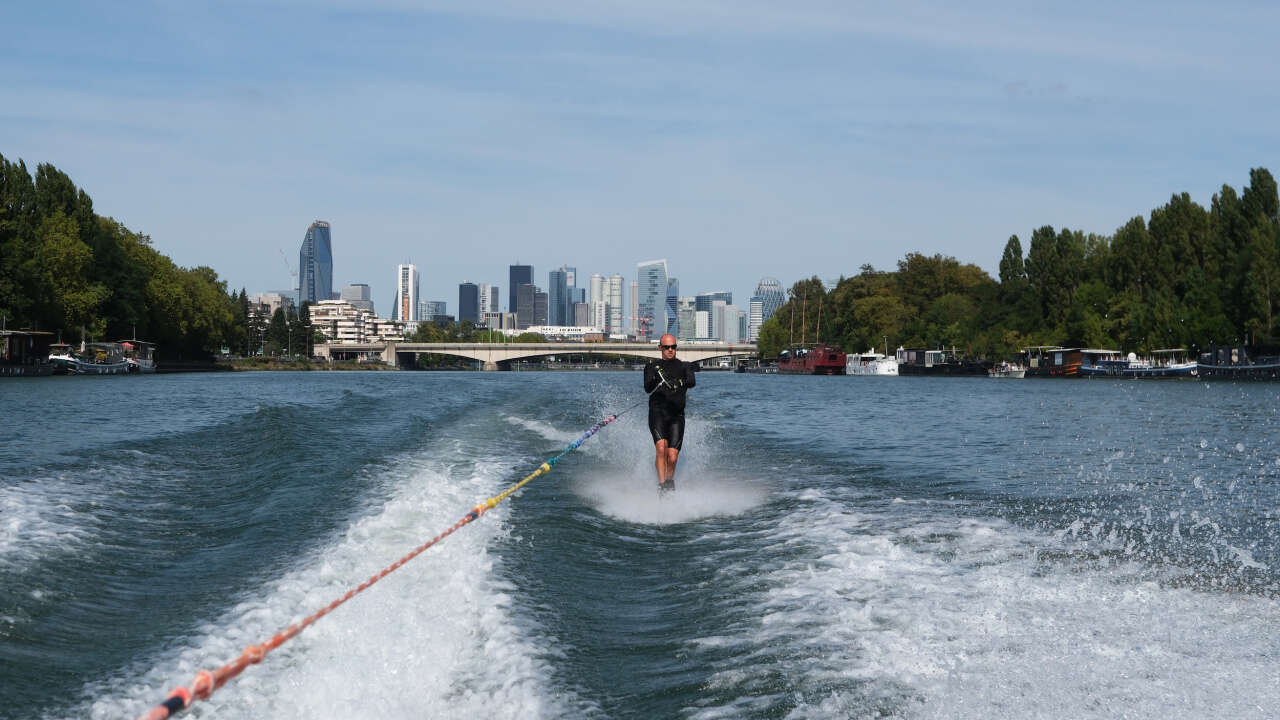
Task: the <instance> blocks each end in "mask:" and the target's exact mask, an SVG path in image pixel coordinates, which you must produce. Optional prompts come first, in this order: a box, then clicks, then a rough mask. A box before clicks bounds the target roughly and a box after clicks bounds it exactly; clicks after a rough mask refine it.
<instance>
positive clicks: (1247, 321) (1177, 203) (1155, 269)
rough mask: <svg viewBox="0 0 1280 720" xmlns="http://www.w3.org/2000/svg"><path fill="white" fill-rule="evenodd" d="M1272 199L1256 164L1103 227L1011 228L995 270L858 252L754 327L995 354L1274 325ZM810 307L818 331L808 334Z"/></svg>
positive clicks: (1277, 272) (1279, 303)
mask: <svg viewBox="0 0 1280 720" xmlns="http://www.w3.org/2000/svg"><path fill="white" fill-rule="evenodd" d="M1278 228H1280V199H1277V191H1276V182H1275V180H1274V178H1273V177H1272V176H1271V173H1270V172H1269V171H1267V170H1266V169H1262V168H1258V169H1254V170H1252V171H1250V173H1249V184H1248V186H1246V187H1245V188H1244V190H1243V191H1242V192H1239V193H1237V192H1236V190H1235V189H1233V188H1232V187H1230V186H1229V185H1223V186H1222V189H1221V190H1220V191H1219V192H1218V193H1216V194H1214V196H1213V198H1212V200H1211V202H1210V205H1209V207H1207V208H1206V207H1203V206H1201V205H1199V204H1197V203H1196V202H1194V201H1193V200H1192V199H1191V197H1190V196H1189V195H1188V194H1187V193H1181V194H1176V195H1173V196H1172V197H1171V198H1170V200H1169V202H1168V203H1166V204H1164V205H1162V206H1161V207H1158V208H1155V209H1154V210H1152V211H1151V212H1150V214H1149V215H1148V216H1147V217H1143V216H1136V217H1134V218H1133V219H1131V220H1129V221H1128V222H1127V223H1125V224H1124V225H1123V226H1121V227H1120V228H1118V229H1117V230H1116V231H1115V232H1114V233H1113V234H1111V235H1096V234H1092V233H1086V232H1084V231H1082V230H1071V229H1068V228H1061V229H1057V230H1055V229H1054V228H1053V227H1050V226H1047V225H1046V226H1044V227H1041V228H1038V229H1035V230H1033V231H1032V232H1031V235H1030V238H1029V243H1028V245H1027V246H1026V249H1025V252H1024V246H1023V244H1022V241H1021V239H1020V238H1019V237H1018V236H1017V235H1014V236H1012V237H1010V238H1009V239H1008V240H1007V241H1006V243H1005V245H1004V252H1003V254H1002V256H1001V258H1000V263H999V278H992V277H991V276H990V275H988V274H987V273H986V272H985V271H984V270H982V269H981V268H979V267H978V266H976V265H971V264H963V263H960V262H958V261H957V260H956V259H955V258H952V257H944V256H942V255H926V254H922V253H915V252H913V253H909V254H908V255H907V256H906V257H905V258H903V259H902V260H899V261H898V266H897V269H896V270H895V271H879V270H876V269H875V268H873V267H871V266H870V265H864V266H862V268H861V272H859V273H858V274H857V275H855V276H853V277H842V278H840V280H839V281H838V282H837V283H836V284H835V285H834V287H830V288H827V287H824V286H823V283H822V282H821V281H820V280H819V279H818V278H817V277H812V278H809V279H807V280H801V281H799V282H797V283H795V284H794V285H793V286H792V287H791V289H790V290H789V292H788V300H787V302H786V304H784V305H783V306H782V308H780V309H779V310H778V311H777V312H776V313H775V314H774V315H773V317H772V318H770V319H769V320H768V321H767V322H765V324H764V325H763V326H762V327H761V331H760V339H759V347H760V351H761V354H762V355H763V356H764V357H773V356H775V355H776V354H777V353H778V352H779V351H781V350H782V349H784V348H786V347H788V346H789V345H790V344H800V343H801V342H804V343H807V344H812V343H813V342H815V341H817V340H821V341H823V342H827V343H831V344H835V345H839V346H841V347H843V348H844V349H845V350H847V351H853V352H861V351H863V350H866V349H867V348H876V349H879V350H881V351H883V350H884V346H885V345H886V344H888V345H889V346H890V348H889V350H890V353H892V350H893V348H894V347H896V346H898V345H905V346H907V347H933V348H936V347H945V348H948V349H949V348H952V347H955V348H956V349H957V350H961V351H964V352H965V353H967V354H968V355H970V356H975V357H976V356H981V357H987V358H1001V357H1008V356H1011V355H1012V354H1013V353H1015V352H1016V351H1017V350H1018V349H1019V348H1021V347H1025V346H1028V345H1050V344H1052V345H1064V346H1072V347H1096V348H1114V349H1122V350H1125V351H1130V350H1133V351H1139V352H1143V351H1149V350H1154V349H1158V348H1171V347H1173V348H1176V347H1185V348H1190V349H1193V350H1194V349H1203V348H1207V347H1209V346H1210V345H1214V344H1229V343H1239V342H1245V341H1246V340H1247V341H1249V342H1272V341H1274V340H1275V339H1276V338H1277V337H1280V231H1278ZM819 321H820V322H821V327H820V331H821V335H819V334H818V333H819Z"/></svg>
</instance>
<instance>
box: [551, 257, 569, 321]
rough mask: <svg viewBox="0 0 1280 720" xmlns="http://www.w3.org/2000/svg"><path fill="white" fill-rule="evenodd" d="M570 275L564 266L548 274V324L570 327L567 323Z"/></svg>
mask: <svg viewBox="0 0 1280 720" xmlns="http://www.w3.org/2000/svg"><path fill="white" fill-rule="evenodd" d="M567 275H568V273H567V272H566V270H565V268H564V267H563V266H561V267H560V269H559V270H552V271H551V272H549V273H547V324H548V325H568V324H569V323H568V322H566V321H565V315H566V310H567V309H568V307H569V292H568V290H569V284H568V278H567Z"/></svg>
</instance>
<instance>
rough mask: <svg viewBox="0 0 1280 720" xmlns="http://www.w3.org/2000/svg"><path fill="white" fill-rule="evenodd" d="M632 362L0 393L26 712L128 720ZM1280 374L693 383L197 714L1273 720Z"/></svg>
mask: <svg viewBox="0 0 1280 720" xmlns="http://www.w3.org/2000/svg"><path fill="white" fill-rule="evenodd" d="M640 384H641V379H640V376H639V373H616V372H610V373H605V372H600V373H567V372H566V373H407V372H406V373H283V372H281V373H236V374H219V375H169V376H152V377H143V378H136V377H120V378H117V377H103V378H74V377H73V378H36V379H25V378H23V379H16V378H15V379H4V380H0V418H4V420H5V428H4V436H3V437H4V439H3V440H2V441H0V477H3V481H2V482H0V717H14V718H17V717H50V718H54V717H56V718H61V717H91V718H117V717H134V716H136V715H138V714H139V713H141V712H143V711H145V710H146V709H147V708H149V707H150V706H152V705H154V704H156V703H157V702H159V701H160V700H162V699H163V698H164V696H165V695H166V694H167V692H168V691H169V690H170V689H171V688H173V687H174V686H175V685H178V684H187V683H189V682H190V681H191V678H192V676H193V674H194V673H195V672H196V671H197V670H200V669H205V668H208V669H212V668H216V667H218V666H220V665H222V664H223V663H225V662H227V661H229V660H231V659H233V658H234V657H236V656H237V655H238V654H239V653H240V651H241V649H242V648H243V647H245V646H246V645H248V644H250V643H255V642H262V641H264V640H266V639H267V638H269V637H270V636H271V635H273V634H274V633H275V632H277V631H278V630H280V629H282V628H284V627H285V626H287V625H288V624H289V623H291V622H295V621H297V620H299V619H301V618H302V617H304V616H306V615H307V614H310V613H311V612H313V611H315V610H317V609H319V608H320V607H323V606H324V605H326V604H328V603H329V602H330V601H332V600H334V599H335V598H337V597H339V596H341V595H342V594H343V593H345V592H346V591H347V590H348V589H350V588H352V587H354V586H356V585H359V584H360V583H361V582H362V581H364V580H365V579H366V578H368V577H369V576H371V575H373V574H374V573H376V572H378V571H379V570H381V569H382V568H384V567H386V566H388V565H390V564H391V563H393V562H395V561H396V560H397V559H398V558H400V557H401V556H402V555H404V553H406V552H407V551H409V550H410V549H412V548H414V547H416V546H418V545H419V544H421V543H423V542H425V541H426V540H428V539H429V538H431V537H433V536H434V535H436V534H437V533H439V532H440V531H442V530H444V529H446V528H447V527H449V526H451V525H453V524H454V523H455V522H456V521H457V520H459V519H460V518H461V517H462V516H463V515H465V514H466V512H467V511H468V510H469V509H470V508H471V507H472V506H474V505H475V504H476V502H477V501H478V500H482V499H484V498H486V497H491V496H493V495H495V494H497V493H499V492H501V491H502V490H503V489H505V488H506V487H508V486H509V485H511V484H512V483H514V482H516V481H517V480H519V479H520V478H521V477H523V476H525V475H526V474H528V473H530V472H532V471H533V470H534V469H536V468H537V467H538V465H539V463H541V462H542V461H543V460H545V459H547V458H550V457H553V456H555V455H556V454H558V453H560V452H561V451H562V450H563V449H564V448H565V447H566V446H567V445H568V444H569V443H571V442H573V441H574V440H576V439H577V438H579V437H580V436H581V435H582V434H583V433H584V432H585V431H586V429H587V428H589V427H591V426H592V425H593V424H594V423H596V422H597V421H599V420H600V419H601V418H603V417H605V416H607V415H609V414H611V413H616V412H619V411H621V410H623V409H625V408H628V407H629V406H632V405H633V404H635V403H637V402H640V401H641V400H643V394H642V392H641V390H640V387H639V386H640ZM1278 400H1280V385H1276V384H1252V385H1247V384H1232V383H1210V382H1153V381H1146V382H1143V381H1114V380H1075V381H1069V380H987V379H968V378H950V379H928V378H852V377H849V378H830V377H779V376H762V375H745V376H744V375H734V374H729V373H715V372H706V373H703V374H701V375H700V376H699V381H698V386H697V387H696V388H695V389H694V390H693V391H691V394H690V409H689V414H688V431H687V434H686V439H685V448H684V453H683V454H682V456H681V461H680V466H679V471H678V474H677V483H678V487H679V489H678V491H677V492H676V493H675V494H674V495H671V496H668V497H665V498H660V497H659V496H658V494H657V493H656V491H655V489H654V487H655V485H656V483H655V480H654V470H653V450H652V445H651V444H650V441H649V436H648V432H647V430H646V428H645V426H644V420H645V417H644V410H643V407H641V408H639V409H636V410H633V411H631V412H628V413H626V414H624V415H623V416H622V417H621V418H620V419H619V420H617V421H616V422H614V423H612V424H610V425H608V426H607V427H605V428H604V429H603V430H602V431H600V433H599V434H597V435H596V436H594V437H592V438H591V439H589V440H587V441H586V443H584V444H583V445H582V447H581V448H580V449H579V450H577V451H575V452H573V453H571V454H569V455H568V456H566V457H565V458H564V459H563V460H562V461H561V462H560V463H559V464H558V465H556V466H555V468H554V469H553V470H552V472H551V473H550V474H548V475H546V476H543V477H540V478H538V479H536V480H535V481H534V482H532V483H531V484H530V485H529V486H528V487H527V488H526V489H525V490H523V491H522V492H521V493H520V494H518V495H516V496H515V497H514V498H513V499H511V500H509V501H507V502H504V503H502V504H501V505H499V506H498V507H497V508H496V509H495V510H493V511H491V512H490V513H488V514H486V515H485V516H483V517H481V518H480V519H479V520H478V521H476V522H474V523H471V524H469V525H467V526H465V527H463V528H462V529H461V530H458V531H457V532H456V533H454V534H453V535H451V536H449V537H448V538H447V539H446V540H444V541H443V542H441V543H440V544H439V545H437V546H435V547H433V548H431V549H430V550H428V551H427V552H425V553H424V554H422V555H421V556H419V557H418V558H417V559H415V560H413V561H412V562H410V563H408V564H407V565H405V566H404V567H403V568H401V569H400V570H398V571H396V572H394V573H392V574H391V575H389V576H388V577H387V578H386V579H384V580H382V581H380V582H379V583H378V584H376V585H374V586H373V587H372V588H370V589H369V590H367V591H365V592H364V593H362V594H360V595H358V596H357V597H356V598H355V599H353V600H351V601H350V602H348V603H347V604H345V605H344V606H342V607H341V608H339V609H338V610H336V611H335V612H333V613H332V614H330V615H328V616H326V617H325V618H323V619H322V620H320V621H319V622H318V623H317V624H315V625H314V626H312V627H311V628H309V629H307V630H306V631H305V632H303V633H302V634H301V635H299V636H298V637H297V638H295V639H294V640H292V641H291V642H289V643H286V644H285V645H284V646H283V647H282V648H280V649H279V650H277V651H275V652H273V653H271V654H270V655H269V656H268V657H267V659H266V660H265V661H264V662H263V663H262V664H260V665H257V666H254V667H251V668H250V669H249V670H247V671H246V672H245V673H244V674H242V675H241V676H240V677H238V678H236V679H234V680H232V681H231V682H230V683H229V684H227V685H226V686H225V687H224V688H223V689H221V690H219V691H218V692H217V693H215V694H214V695H213V696H212V697H211V698H210V699H209V700H208V701H205V702H198V703H196V705H195V706H194V707H193V708H192V709H191V710H190V711H188V716H191V717H209V718H213V717H217V718H241V717H243V718H248V717H286V718H335V719H336V718H350V717H374V716H383V715H386V716H398V717H411V718H436V717H439V718H452V717H462V716H466V715H469V714H481V715H482V716H490V717H497V718H508V717H509V718H529V717H545V718H558V717H598V718H654V717H685V718H743V717H758V718H829V717H850V718H884V717H890V718H1035V717H1044V718H1065V717H1072V718H1077V717H1085V718H1114V717H1161V718H1204V717H1258V718H1262V717H1275V716H1276V712H1277V711H1276V708H1278V707H1280V606H1278V605H1277V597H1278V596H1280V542H1278V541H1277V521H1278V520H1280V491H1278V490H1277V480H1280V441H1278V440H1277V437H1278V436H1280V433H1278V432H1277V431H1280V419H1278V418H1277V413H1278V412H1280V402H1278Z"/></svg>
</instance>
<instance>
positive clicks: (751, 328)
mask: <svg viewBox="0 0 1280 720" xmlns="http://www.w3.org/2000/svg"><path fill="white" fill-rule="evenodd" d="M749 307H750V308H751V312H750V315H749V318H748V321H747V340H748V341H749V342H755V341H757V340H759V339H760V326H761V325H763V324H764V319H763V318H764V301H762V300H761V299H760V298H759V297H758V296H757V297H753V298H751V304H750V305H749Z"/></svg>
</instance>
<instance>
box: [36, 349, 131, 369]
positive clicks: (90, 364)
mask: <svg viewBox="0 0 1280 720" xmlns="http://www.w3.org/2000/svg"><path fill="white" fill-rule="evenodd" d="M49 362H50V363H51V364H52V365H53V372H54V374H59V375H124V374H125V373H127V372H129V363H128V361H127V360H125V357H124V348H123V347H121V345H120V343H86V344H85V345H84V346H83V349H81V350H79V351H76V350H75V349H74V348H72V346H70V345H68V344H66V343H54V344H52V345H50V346H49Z"/></svg>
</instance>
